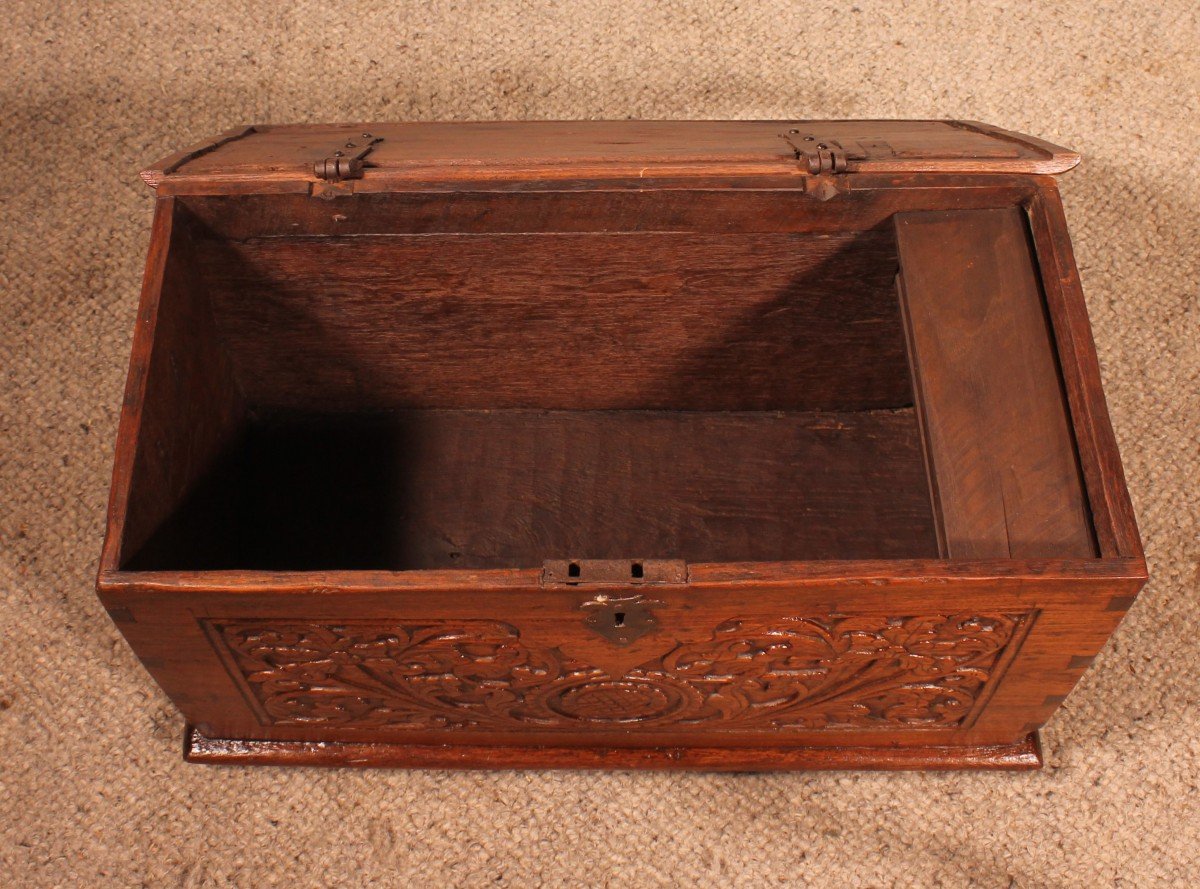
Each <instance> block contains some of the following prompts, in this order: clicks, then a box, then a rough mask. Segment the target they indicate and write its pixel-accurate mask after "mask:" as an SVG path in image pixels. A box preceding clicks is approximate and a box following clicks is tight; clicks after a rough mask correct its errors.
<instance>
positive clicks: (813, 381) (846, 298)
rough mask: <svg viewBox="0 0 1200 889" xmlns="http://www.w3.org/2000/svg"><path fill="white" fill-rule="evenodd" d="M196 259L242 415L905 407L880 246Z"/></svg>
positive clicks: (851, 236) (426, 248)
mask: <svg viewBox="0 0 1200 889" xmlns="http://www.w3.org/2000/svg"><path fill="white" fill-rule="evenodd" d="M205 249H206V250H207V252H206V255H205V256H204V258H203V259H202V266H201V268H202V270H203V273H204V274H205V275H206V277H207V279H208V281H209V284H210V292H211V295H212V299H213V302H214V311H215V313H216V317H217V324H218V327H219V328H220V330H221V335H222V337H223V339H224V340H225V342H226V344H227V348H228V351H229V353H230V355H231V356H232V358H233V361H234V364H235V366H236V368H237V375H238V379H239V382H240V384H241V386H242V388H243V390H244V392H245V394H246V397H247V398H248V399H249V400H250V401H251V402H252V403H255V404H261V405H265V406H272V407H284V408H287V407H293V408H298V409H299V408H313V407H321V406H326V407H328V408H329V409H337V410H362V409H368V410H370V409H387V408H405V407H437V408H466V409H487V408H547V409H563V410H582V409H593V410H615V409H655V408H659V409H673V410H834V411H836V410H853V409H860V408H891V407H903V406H905V405H907V404H911V402H912V396H911V391H910V385H909V380H908V374H907V371H906V369H905V368H906V363H905V357H904V339H903V333H902V331H901V327H900V318H899V310H898V308H897V305H896V298H895V294H894V292H893V289H892V281H893V278H894V275H895V270H896V259H895V248H894V242H893V239H892V236H891V234H890V233H873V232H872V233H842V234H839V235H828V236H804V235H799V234H758V235H754V236H743V237H735V236H731V235H711V236H709V235H699V234H687V233H662V232H655V233H641V232H630V233H623V234H602V233H586V234H584V233H580V234H574V233H572V234H540V235H518V234H512V235H471V236H464V235H451V234H430V235H422V236H372V235H355V236H352V237H340V238H326V237H312V238H297V239H292V238H262V239H252V240H247V241H241V242H236V243H228V242H215V241H210V242H206V248H205ZM268 332H269V335H268Z"/></svg>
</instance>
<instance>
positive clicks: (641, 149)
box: [142, 120, 1079, 189]
mask: <svg viewBox="0 0 1200 889" xmlns="http://www.w3.org/2000/svg"><path fill="white" fill-rule="evenodd" d="M252 129H253V133H251V134H249V135H247V136H246V137H244V138H240V139H237V140H236V141H230V142H227V143H226V144H224V145H222V146H221V147H220V148H219V149H217V150H213V151H205V152H202V153H200V154H198V155H197V156H195V157H194V158H192V159H191V160H188V161H187V162H186V163H183V164H182V165H180V164H179V160H178V156H172V157H171V158H167V159H164V161H160V162H158V163H156V164H154V165H152V166H151V167H150V168H149V169H147V170H146V171H145V172H144V173H143V174H142V175H143V178H144V179H145V180H146V181H147V182H148V183H150V184H151V185H152V186H158V185H159V184H161V183H163V182H164V181H167V182H172V183H174V184H182V185H184V187H199V188H201V189H203V188H204V187H205V186H206V185H209V186H211V185H213V184H217V185H229V186H233V187H236V184H237V182H238V181H239V180H242V181H246V180H253V181H255V182H257V183H259V184H260V185H262V184H269V183H272V182H289V181H292V182H311V181H313V180H314V179H315V176H314V174H313V165H314V164H315V163H317V162H318V161H320V160H322V159H323V158H325V157H328V156H331V155H332V154H333V152H334V151H338V150H342V151H348V149H347V145H348V144H349V143H355V144H357V143H359V142H365V141H367V140H366V138H365V134H368V133H369V134H371V137H372V138H374V137H383V140H384V141H383V142H382V143H380V144H378V145H377V146H376V147H375V148H374V150H373V151H372V152H371V154H370V155H368V158H367V160H368V167H367V169H366V171H365V172H364V174H363V179H362V182H363V184H364V185H366V186H367V187H368V188H380V187H386V188H396V187H398V186H400V185H401V184H403V183H409V184H411V183H413V182H422V183H425V182H429V181H436V180H453V179H461V178H464V177H471V178H487V177H490V178H506V179H510V180H511V179H569V178H578V177H581V176H582V177H595V178H612V177H623V176H632V177H634V178H656V177H661V176H667V175H674V176H711V175H740V176H753V175H760V174H763V173H770V172H784V173H790V174H792V175H795V176H797V177H799V176H801V175H802V174H804V173H806V171H807V167H806V166H805V164H803V163H802V162H801V161H799V160H798V159H797V157H796V152H795V149H794V147H793V146H806V145H808V144H809V142H806V141H805V137H806V136H812V137H813V139H812V140H811V142H812V144H816V142H818V141H820V142H830V143H834V142H836V143H837V144H840V145H842V146H843V147H844V149H845V151H846V155H847V158H848V163H847V169H848V171H849V172H851V173H900V172H917V171H923V170H937V171H940V172H958V173H971V172H991V173H998V172H1005V173H1060V172H1062V171H1064V170H1067V169H1070V168H1071V167H1073V166H1074V165H1075V164H1076V163H1078V160H1079V156H1078V155H1077V154H1075V153H1074V152H1072V151H1069V150H1068V149H1065V148H1060V147H1058V146H1053V145H1049V144H1048V143H1045V142H1042V141H1041V140H1036V139H1031V138H1029V137H1024V136H1020V135H1019V134H1015V133H1010V132H1007V131H1003V130H998V129H994V128H989V129H986V130H985V129H983V128H982V127H981V126H980V125H976V124H971V123H965V122H962V121H938V120H927V121H883V120H874V121H813V120H793V121H629V120H626V121H523V122H519V123H518V122H511V121H491V122H426V123H361V124H328V125H301V126H278V125H276V126H269V125H256V126H254V127H253V128H252ZM348 153H353V152H352V151H348ZM172 166H173V167H174V168H173V169H172ZM167 170H172V171H171V172H170V173H168V172H167ZM355 187H357V186H355Z"/></svg>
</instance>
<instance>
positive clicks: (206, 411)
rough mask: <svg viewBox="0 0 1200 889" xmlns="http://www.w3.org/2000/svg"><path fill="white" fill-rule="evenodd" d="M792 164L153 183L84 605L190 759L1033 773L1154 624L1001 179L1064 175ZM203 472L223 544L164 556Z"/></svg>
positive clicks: (645, 129) (674, 158)
mask: <svg viewBox="0 0 1200 889" xmlns="http://www.w3.org/2000/svg"><path fill="white" fill-rule="evenodd" d="M796 128H797V129H802V128H801V127H799V126H798V127H796ZM777 129H778V125H777V124H776V123H767V124H762V123H760V124H734V123H724V124H707V125H705V124H687V125H676V124H645V125H643V124H631V125H617V124H597V125H592V124H586V125H574V124H570V125H568V124H546V125H538V126H533V127H530V126H529V125H512V124H509V125H499V126H492V125H471V126H467V127H462V126H460V125H445V126H439V125H434V126H428V127H426V126H425V125H416V126H415V128H413V127H397V128H395V129H394V130H388V138H387V140H386V141H385V143H384V145H386V146H387V147H386V148H381V149H380V150H379V153H378V154H375V155H374V161H375V162H377V166H375V167H373V168H368V169H367V170H366V171H365V173H364V176H363V178H362V179H360V180H354V181H352V182H350V183H328V182H316V181H314V175H313V171H312V164H311V162H312V160H313V158H315V157H316V156H317V155H318V154H320V153H321V152H322V151H324V150H325V148H326V144H325V141H324V140H325V138H326V137H327V136H330V135H337V136H338V137H339V138H340V137H341V136H343V135H344V133H343V132H342V131H341V130H335V129H329V128H314V129H310V130H302V129H296V128H278V129H275V128H270V129H263V130H256V131H254V132H234V133H228V134H225V136H224V137H223V139H224V141H222V140H221V139H218V140H211V142H210V143H205V144H201V145H199V146H196V147H194V148H193V149H189V150H187V151H185V152H181V153H180V154H179V155H177V156H176V157H174V158H173V159H171V161H170V163H166V164H163V165H159V166H158V167H157V168H156V170H153V171H151V173H150V176H149V178H150V180H151V181H153V182H157V183H158V184H159V187H160V192H159V193H160V195H162V196H164V197H163V198H162V200H161V201H160V204H159V208H160V209H159V214H158V216H157V218H156V223H155V228H154V231H153V241H152V245H151V254H150V260H149V262H148V266H147V277H146V284H145V289H144V292H143V302H142V307H141V308H140V310H139V320H138V326H137V329H136V331H135V336H134V345H133V356H132V360H131V371H130V377H129V387H128V391H127V397H126V404H125V407H124V410H123V413H122V423H121V428H120V432H119V437H118V444H117V454H116V459H115V469H114V477H113V493H112V501H111V508H110V521H109V529H108V537H107V542H106V546H105V550H104V554H103V557H102V560H101V568H100V576H99V579H98V589H99V591H100V595H101V598H102V600H103V601H104V604H105V605H106V607H107V608H108V609H109V612H110V614H111V615H112V616H113V619H114V620H115V621H116V622H117V624H118V626H119V627H120V628H121V630H122V632H123V633H124V634H125V636H126V638H127V639H128V640H129V642H130V644H131V645H132V647H133V648H134V650H135V651H136V652H137V654H138V655H139V657H140V658H141V659H142V661H143V663H144V664H145V665H146V667H147V669H148V670H149V671H150V673H151V674H152V675H153V677H154V678H155V679H156V680H157V681H158V682H159V684H160V685H161V686H162V687H163V689H164V690H165V691H166V692H167V694H168V695H169V696H170V697H171V699H172V700H173V701H174V702H175V704H176V705H177V706H178V707H179V709H180V710H181V711H182V713H183V714H184V716H185V718H186V719H187V720H188V721H189V722H190V723H192V724H194V725H195V726H196V729H197V732H198V734H194V735H192V736H191V741H190V742H189V756H190V757H191V758H193V759H195V760H197V761H208V762H275V763H281V764H287V763H291V764H301V763H307V764H374V765H405V766H437V767H466V766H474V767H488V766H492V765H501V764H503V765H507V766H512V767H519V766H571V765H574V766H577V767H622V768H624V767H630V768H634V767H666V766H675V767H690V768H708V769H715V768H746V769H750V768H821V767H826V768H829V767H837V768H842V767H878V768H912V767H920V768H933V767H939V766H941V767H1036V765H1037V764H1038V757H1037V754H1036V751H1035V750H1034V749H1033V748H1032V747H1031V746H1030V745H1031V743H1032V742H1031V741H1030V737H1031V733H1033V732H1035V731H1036V730H1037V728H1038V727H1039V726H1040V725H1042V724H1043V723H1044V722H1045V721H1046V720H1047V719H1048V718H1049V717H1050V716H1051V714H1052V713H1053V712H1054V710H1055V709H1056V708H1057V707H1058V706H1059V705H1060V704H1061V702H1062V700H1063V698H1064V697H1065V696H1066V695H1067V694H1068V693H1069V692H1070V690H1071V688H1072V687H1073V686H1074V684H1075V683H1076V682H1077V681H1078V679H1079V677H1080V676H1081V675H1082V673H1083V671H1084V670H1085V669H1086V667H1087V664H1088V663H1089V662H1090V660H1091V658H1092V657H1094V656H1095V654H1096V653H1097V652H1098V651H1099V649H1100V647H1101V646H1102V645H1103V644H1104V642H1105V641H1106V640H1107V639H1108V637H1109V636H1110V635H1111V633H1112V632H1113V630H1114V629H1115V627H1116V625H1117V623H1118V621H1119V620H1120V618H1121V616H1122V615H1123V614H1124V613H1125V611H1126V610H1127V609H1128V608H1129V606H1130V605H1131V604H1132V602H1133V599H1134V597H1135V595H1136V593H1137V591H1138V589H1139V588H1140V587H1141V585H1142V583H1143V582H1144V580H1145V563H1144V558H1143V556H1142V551H1141V545H1140V542H1139V540H1138V536H1137V529H1136V525H1135V524H1134V522H1133V516H1132V510H1131V508H1130V506H1129V501H1128V495H1127V494H1126V492H1125V487H1124V481H1123V478H1122V476H1121V470H1120V462H1119V457H1118V455H1117V453H1116V447H1115V443H1114V439H1113V436H1112V431H1111V428H1110V427H1109V425H1108V418H1107V414H1106V412H1105V409H1104V404H1103V396H1102V393H1101V390H1100V384H1099V372H1098V367H1097V364H1096V360H1095V354H1094V349H1093V347H1092V344H1091V340H1090V334H1089V332H1088V328H1087V318H1086V311H1085V309H1084V306H1083V301H1082V295H1081V293H1080V291H1079V286H1078V275H1077V273H1076V271H1075V268H1074V262H1073V259H1072V257H1071V250H1070V240H1069V237H1068V235H1067V231H1066V224H1065V220H1064V218H1063V216H1062V211H1061V205H1060V203H1059V201H1058V196H1057V192H1056V191H1055V187H1054V184H1053V181H1052V180H1051V179H1049V178H1048V177H1042V176H1036V175H1034V176H1031V175H1025V173H1029V172H1035V173H1036V172H1039V171H1041V172H1045V171H1049V170H1052V169H1065V168H1066V166H1069V165H1070V164H1072V163H1073V162H1074V160H1075V156H1074V155H1073V154H1071V153H1070V152H1066V151H1065V150H1062V149H1056V148H1055V147H1053V146H1047V145H1045V143H1040V142H1038V141H1037V140H1034V139H1030V138H1029V137H1024V136H1016V135H1014V134H1010V133H1005V132H1003V131H997V130H994V129H992V128H989V127H986V126H984V125H976V124H971V125H969V126H960V125H955V124H945V123H929V122H918V123H917V124H895V125H893V124H886V125H880V124H878V122H868V124H862V123H851V124H846V125H844V126H843V127H842V128H841V129H839V130H837V131H836V132H837V133H839V134H841V137H843V138H844V139H845V141H846V142H847V143H857V147H852V146H848V148H851V149H852V150H855V151H858V152H859V153H860V154H861V157H859V158H857V159H856V160H855V161H854V162H853V164H852V165H851V169H852V172H850V173H847V174H839V175H820V176H812V175H807V174H806V173H804V172H803V170H802V169H801V163H800V161H799V159H798V158H796V157H795V156H794V153H789V151H788V149H787V148H786V147H784V148H783V150H781V149H780V143H783V144H784V145H785V146H786V145H787V139H785V138H782V137H781V136H780V134H779V133H777V132H775V130H777ZM535 130H537V131H539V132H540V133H541V134H542V136H543V137H544V140H543V141H541V142H539V141H538V140H535V139H533V138H532V134H533V133H534V131H535ZM884 130H887V132H888V136H887V137H886V138H883V137H882V136H881V133H883V132H884ZM482 133H487V134H489V135H491V136H492V137H493V138H491V139H489V140H482V141H481V140H479V139H476V138H474V137H475V136H478V135H480V134H482ZM784 135H786V133H785V134H784ZM393 136H394V137H396V138H395V139H393V138H392V137H393ZM468 136H470V137H471V138H468ZM618 136H622V137H623V138H617V137H618ZM764 137H769V138H766V139H765V138H764ZM776 140H778V141H776ZM906 140H908V141H906ZM218 142H220V143H221V144H217V143H218ZM610 143H613V144H610ZM615 143H620V144H615ZM768 143H769V144H768ZM472 151H474V152H475V155H476V156H475V157H472V156H471V152H472ZM306 164H307V165H308V166H307V171H306V168H305V165H306ZM854 164H857V166H854ZM168 195H180V197H178V198H175V199H172V198H170V197H167V196H168ZM1026 218H1027V219H1028V220H1029V221H1028V228H1026V223H1025V221H1024V220H1025V219H1026ZM911 220H918V221H920V222H921V224H920V225H914V224H911ZM897 222H898V223H899V225H898V227H897ZM917 229H920V230H921V232H922V233H923V234H922V235H918V233H917ZM897 231H899V236H898V237H899V240H897V234H896V232H897ZM898 272H899V273H900V277H901V279H902V283H903V285H904V299H905V301H906V307H907V311H908V322H909V325H908V340H907V342H906V331H905V326H904V324H903V323H902V316H901V312H900V298H899V297H898V296H897V294H896V291H895V289H894V287H893V283H894V278H895V277H896V276H897V273H898ZM950 328H954V330H955V331H957V332H959V333H960V334H962V335H961V336H958V337H957V338H956V339H952V340H946V339H940V338H939V337H938V336H937V335H938V334H939V333H941V332H943V331H946V330H949V329H950ZM910 364H911V372H912V378H913V379H915V380H916V381H917V390H916V391H915V392H914V390H913V387H912V384H911V382H910ZM914 400H915V401H916V402H917V404H916V407H915V408H914V406H913V403H914ZM497 408H505V410H497ZM551 408H552V409H553V410H549V411H547V409H551ZM600 408H621V409H623V410H622V411H618V412H609V411H603V410H599V409H600ZM630 408H639V409H642V408H653V411H651V412H648V413H640V412H636V411H635V412H632V413H630V412H629V411H628V409H630ZM748 408H751V409H753V410H751V411H750V412H748V413H737V412H736V411H746V410H747V409H748ZM435 409H436V410H435ZM532 409H537V410H532ZM489 410H490V411H492V412H491V413H486V412H487V411H489ZM731 410H732V411H735V412H734V413H726V412H727V411H731ZM380 411H383V412H382V413H380ZM334 415H338V417H337V419H336V420H335V419H332V417H333V416H334ZM364 429H366V430H368V431H366V432H364ZM369 430H374V431H369ZM314 433H315V435H314ZM255 442H257V444H255ZM221 453H225V454H233V455H235V457H234V459H235V462H236V459H238V458H237V456H236V455H239V454H240V459H241V460H242V461H243V463H244V466H243V470H242V473H241V474H240V475H239V473H238V472H234V473H232V475H231V476H230V477H231V478H233V479H234V481H233V482H232V483H231V484H232V486H233V487H232V488H231V487H230V486H229V485H228V484H227V485H226V487H225V489H224V490H225V491H226V492H228V493H229V498H230V499H232V500H233V501H234V503H235V508H234V511H235V512H236V518H235V519H231V513H230V507H229V505H228V504H227V503H224V504H223V503H222V496H215V497H213V496H210V500H211V503H210V504H209V506H208V507H207V509H208V510H209V512H208V513H207V514H206V513H205V508H200V509H198V510H197V511H195V512H194V513H191V519H190V520H191V521H193V522H198V524H194V525H193V527H192V528H190V529H187V528H186V521H185V519H186V518H187V517H188V515H189V512H190V508H191V506H193V505H195V504H196V503H197V502H198V499H199V500H203V498H204V496H205V495H204V492H205V490H208V491H210V492H212V491H217V492H220V491H221V490H222V487H221V485H220V484H215V485H213V486H211V487H210V483H211V482H212V481H213V479H214V476H213V475H212V473H214V472H218V475H219V471H218V470H219V467H220V465H221V464H220V459H219V457H218V454H221ZM926 458H928V459H926ZM246 467H249V469H247V468H246ZM1068 467H1075V468H1074V470H1073V471H1074V474H1073V475H1072V472H1071V471H1068V469H1067V468H1068ZM556 479H557V481H556ZM218 481H219V479H218ZM233 488H236V492H234V490H233ZM997 492H999V495H998V493H997ZM285 494H286V496H285ZM997 496H999V516H1000V520H997V508H996V504H997ZM239 498H240V500H239ZM213 504H216V506H217V507H218V508H216V509H215V511H213ZM468 507H469V508H468ZM1014 507H1015V508H1014ZM222 509H224V510H225V511H224V513H222ZM935 513H936V514H937V515H939V516H940V517H941V521H942V528H943V533H942V538H941V542H940V550H939V542H938V539H937V536H936V529H935V527H934V521H933V520H934V516H935ZM174 522H180V523H182V525H181V526H180V527H183V528H184V530H180V527H175V528H174V530H172V523H174ZM222 523H225V527H222ZM239 523H242V531H241V532H239V533H238V534H237V535H236V536H239V537H241V536H243V535H245V536H248V537H249V538H251V539H253V537H254V534H255V533H257V534H259V535H260V539H259V542H258V543H254V544H252V545H251V546H250V548H249V556H251V558H249V559H244V558H239V559H237V560H236V561H237V562H240V564H241V565H242V567H237V566H236V565H235V564H233V560H231V559H230V558H229V553H231V552H234V551H236V547H235V546H233V545H232V544H231V543H230V541H229V538H228V532H229V529H230V527H232V528H237V527H238V524H239ZM222 534H225V535H226V536H225V537H224V538H223V537H222ZM306 534H307V535H308V536H307V537H306V536H305V535H306ZM460 537H461V538H462V539H461V540H460V539H459V538H460ZM149 538H154V539H155V540H157V541H159V542H164V545H163V546H161V547H160V548H159V550H158V551H157V554H155V551H154V546H151V547H149V548H146V549H145V552H144V555H143V556H141V557H139V558H142V559H144V561H143V562H141V563H139V561H138V560H137V559H132V558H130V557H131V556H132V555H133V553H134V552H135V551H137V550H141V549H143V546H142V544H143V541H145V540H147V539H149ZM380 541H383V543H382V544H380V543H379V542H380ZM464 541H465V543H464ZM460 544H462V545H461V546H460ZM647 545H649V546H653V547H658V548H660V549H662V550H663V551H662V552H638V553H634V552H626V551H625V550H629V549H632V548H633V547H635V546H647ZM355 546H358V547H360V548H359V549H357V550H356V549H355ZM589 547H591V549H588V548H589ZM555 548H561V549H562V550H564V551H563V552H561V553H557V552H556V553H550V552H546V550H550V549H555ZM575 549H582V550H584V552H582V553H576V552H574V550H575ZM681 551H683V552H681ZM453 553H458V554H459V555H458V556H457V557H455V556H453V555H452V554H453ZM356 554H357V555H356ZM363 554H366V555H365V556H364V555H363ZM381 554H384V555H386V557H385V558H378V556H380V555H381ZM268 556H269V558H267V557H268ZM360 556H361V557H360ZM554 556H560V558H559V559H558V561H556V562H554V563H553V564H554V565H556V566H558V567H557V568H555V570H554V571H550V572H544V571H543V569H542V566H541V564H540V563H541V562H542V560H544V559H547V558H553V557H554ZM597 556H599V557H601V558H610V559H613V560H617V562H620V563H621V564H624V563H625V562H628V563H629V564H630V565H632V564H633V561H632V560H636V559H638V558H645V559H649V558H655V557H658V558H662V559H666V560H672V561H670V564H672V565H674V566H675V567H674V569H673V570H672V571H669V572H666V573H662V572H658V573H656V572H650V575H651V576H643V577H642V578H640V579H639V581H638V582H636V583H635V582H633V581H632V580H631V581H629V582H620V581H617V580H615V579H613V578H615V577H616V574H605V573H604V572H600V573H596V574H593V572H592V570H591V569H592V563H591V562H588V563H586V564H587V568H588V571H587V572H586V573H587V576H586V577H583V576H582V575H583V573H584V572H583V571H582V570H581V577H580V578H578V582H576V581H575V580H573V579H572V577H571V574H570V564H571V560H572V559H576V558H578V559H581V560H582V559H588V558H594V557H597ZM347 557H349V559H347ZM189 559H190V560H192V561H191V564H190V566H189V565H188V560H189ZM464 559H466V560H469V564H468V562H463V561H462V560H464ZM742 559H748V561H742ZM256 560H257V564H256V566H252V563H255V562H256ZM685 560H686V561H685ZM351 561H352V562H354V563H356V564H354V565H351V564H349V562H351ZM448 563H449V564H448ZM454 563H459V564H461V566H462V567H459V566H458V565H456V564H454ZM615 563H616V562H614V564H615ZM655 564H657V563H655ZM401 565H409V566H422V567H412V568H411V570H385V569H388V568H395V567H398V566H401ZM247 566H250V567H247ZM643 567H644V566H643ZM268 568H273V569H276V570H265V569H268ZM134 569H136V570H134ZM631 570H632V569H631ZM564 572H565V575H564ZM643 573H644V575H645V572H643ZM322 745H323V746H322Z"/></svg>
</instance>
